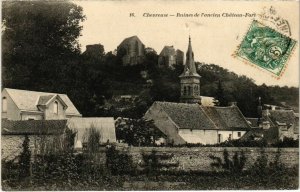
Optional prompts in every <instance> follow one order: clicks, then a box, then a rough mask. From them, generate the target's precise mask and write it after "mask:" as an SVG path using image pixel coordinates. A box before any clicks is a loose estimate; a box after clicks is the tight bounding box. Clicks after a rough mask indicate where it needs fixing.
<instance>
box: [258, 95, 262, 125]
mask: <svg viewBox="0 0 300 192" xmlns="http://www.w3.org/2000/svg"><path fill="white" fill-rule="evenodd" d="M257 115H258V119H257V125H258V126H260V124H261V123H262V120H261V119H262V106H261V98H260V97H258V106H257Z"/></svg>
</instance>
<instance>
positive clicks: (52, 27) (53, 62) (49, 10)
mask: <svg viewBox="0 0 300 192" xmlns="http://www.w3.org/2000/svg"><path fill="white" fill-rule="evenodd" d="M2 11H3V12H2V22H3V31H2V42H3V44H2V47H3V52H2V53H3V61H2V65H3V79H2V80H3V86H4V87H12V88H24V89H36V90H42V89H43V87H46V88H47V90H48V91H49V90H50V89H52V90H53V91H55V89H56V88H55V87H57V86H58V85H59V84H60V82H59V80H60V78H59V77H60V76H61V75H60V73H61V72H62V71H63V68H64V66H65V65H66V64H67V63H69V62H70V61H72V60H73V59H74V58H76V57H75V56H76V55H79V53H80V49H79V43H78V40H77V38H78V37H79V36H80V32H81V29H82V26H80V22H82V21H84V19H85V17H84V16H83V14H82V8H81V7H79V6H77V5H75V4H74V3H70V2H54V1H51V2H49V1H46V2H44V1H13V2H3V7H2Z"/></svg>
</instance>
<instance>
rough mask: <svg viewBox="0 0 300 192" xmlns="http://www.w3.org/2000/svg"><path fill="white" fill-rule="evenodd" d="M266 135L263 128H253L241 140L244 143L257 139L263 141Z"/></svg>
mask: <svg viewBox="0 0 300 192" xmlns="http://www.w3.org/2000/svg"><path fill="white" fill-rule="evenodd" d="M265 133H266V130H263V129H261V128H253V129H251V130H250V131H248V132H246V133H245V134H244V135H243V136H242V137H241V138H240V139H241V140H242V141H245V140H253V139H255V138H260V139H262V138H263V137H264V134H265Z"/></svg>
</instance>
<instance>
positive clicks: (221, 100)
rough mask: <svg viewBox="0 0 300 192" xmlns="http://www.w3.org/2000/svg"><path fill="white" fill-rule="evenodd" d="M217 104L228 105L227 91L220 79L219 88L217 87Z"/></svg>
mask: <svg viewBox="0 0 300 192" xmlns="http://www.w3.org/2000/svg"><path fill="white" fill-rule="evenodd" d="M215 104H216V105H217V106H222V107H224V106H227V105H228V100H227V98H226V96H225V92H224V89H223V86H222V83H221V81H220V80H219V82H218V88H217V93H216V97H215Z"/></svg>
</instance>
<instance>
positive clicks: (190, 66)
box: [179, 36, 201, 103]
mask: <svg viewBox="0 0 300 192" xmlns="http://www.w3.org/2000/svg"><path fill="white" fill-rule="evenodd" d="M179 78H180V85H181V97H180V100H181V102H184V103H201V97H200V75H199V74H198V73H197V70H196V67H195V61H194V53H193V49H192V41H191V37H190V36H189V45H188V50H187V52H186V61H185V66H184V70H183V73H182V74H181V75H180V76H179Z"/></svg>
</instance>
